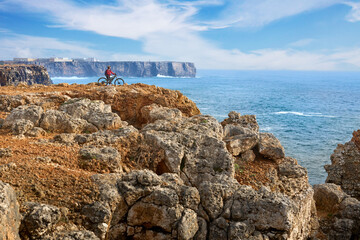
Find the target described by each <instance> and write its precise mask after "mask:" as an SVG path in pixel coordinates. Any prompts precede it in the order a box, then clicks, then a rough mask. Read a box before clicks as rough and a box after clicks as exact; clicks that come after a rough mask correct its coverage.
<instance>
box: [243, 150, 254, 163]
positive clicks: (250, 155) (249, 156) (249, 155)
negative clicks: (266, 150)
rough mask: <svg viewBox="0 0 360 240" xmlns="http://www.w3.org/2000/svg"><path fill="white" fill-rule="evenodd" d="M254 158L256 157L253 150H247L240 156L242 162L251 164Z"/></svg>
mask: <svg viewBox="0 0 360 240" xmlns="http://www.w3.org/2000/svg"><path fill="white" fill-rule="evenodd" d="M255 158H256V155H255V153H254V151H253V150H248V151H246V152H244V153H242V154H241V159H242V160H243V161H244V162H253V161H254V160H255Z"/></svg>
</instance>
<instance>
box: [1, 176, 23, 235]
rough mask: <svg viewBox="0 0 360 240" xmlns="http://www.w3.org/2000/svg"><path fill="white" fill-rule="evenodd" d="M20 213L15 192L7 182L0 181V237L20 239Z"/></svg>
mask: <svg viewBox="0 0 360 240" xmlns="http://www.w3.org/2000/svg"><path fill="white" fill-rule="evenodd" d="M20 220H21V215H20V213H19V204H18V203H17V201H16V193H15V191H14V190H13V189H12V188H11V187H10V185H9V184H6V183H3V182H0V239H1V240H8V239H9V240H10V239H14V240H20V237H19V226H20Z"/></svg>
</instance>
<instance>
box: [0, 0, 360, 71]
mask: <svg viewBox="0 0 360 240" xmlns="http://www.w3.org/2000/svg"><path fill="white" fill-rule="evenodd" d="M14 57H30V58H44V57H67V58H83V57H84V58H86V57H95V58H96V59H99V60H101V61H186V62H194V63H195V66H196V67H197V68H198V69H234V70H297V71H298V70H300V71H301V70H305V71H313V70H315V71H360V1H359V0H357V1H355V0H346V1H343V0H192V1H190V0H188V1H179V0H97V1H96V0H0V60H11V59H13V58H14Z"/></svg>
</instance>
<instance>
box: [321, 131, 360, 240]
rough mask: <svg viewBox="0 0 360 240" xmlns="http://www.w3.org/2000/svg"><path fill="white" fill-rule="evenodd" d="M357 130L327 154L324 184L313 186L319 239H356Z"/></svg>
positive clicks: (359, 193)
mask: <svg viewBox="0 0 360 240" xmlns="http://www.w3.org/2000/svg"><path fill="white" fill-rule="evenodd" d="M359 163H360V130H357V131H355V132H354V133H353V138H352V139H351V141H349V142H347V143H345V144H339V145H338V146H337V148H336V149H335V150H334V153H333V154H332V155H331V164H330V165H325V166H324V167H325V170H326V171H327V173H328V177H327V179H326V183H325V184H319V185H315V186H314V190H315V194H314V199H315V201H316V207H317V210H318V216H319V223H320V229H319V230H320V231H319V232H320V233H321V234H322V236H323V238H322V239H334V240H337V239H339V240H350V239H359V238H360V201H359V200H360V177H359V176H360V165H359Z"/></svg>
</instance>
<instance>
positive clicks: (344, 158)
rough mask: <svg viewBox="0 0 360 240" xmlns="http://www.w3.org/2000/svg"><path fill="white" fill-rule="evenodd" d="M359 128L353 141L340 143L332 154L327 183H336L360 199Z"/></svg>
mask: <svg viewBox="0 0 360 240" xmlns="http://www.w3.org/2000/svg"><path fill="white" fill-rule="evenodd" d="M359 132H360V131H359V130H358V131H356V132H354V133H353V138H352V140H351V141H349V142H347V143H345V144H339V145H338V146H337V148H336V149H335V150H334V153H333V154H332V155H331V165H325V170H326V171H327V173H328V177H327V178H326V182H327V183H335V184H336V185H339V186H341V188H342V190H343V191H344V192H346V193H347V194H349V195H350V196H352V197H355V198H357V199H360V147H359V142H360V140H359V139H360V138H359Z"/></svg>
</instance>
